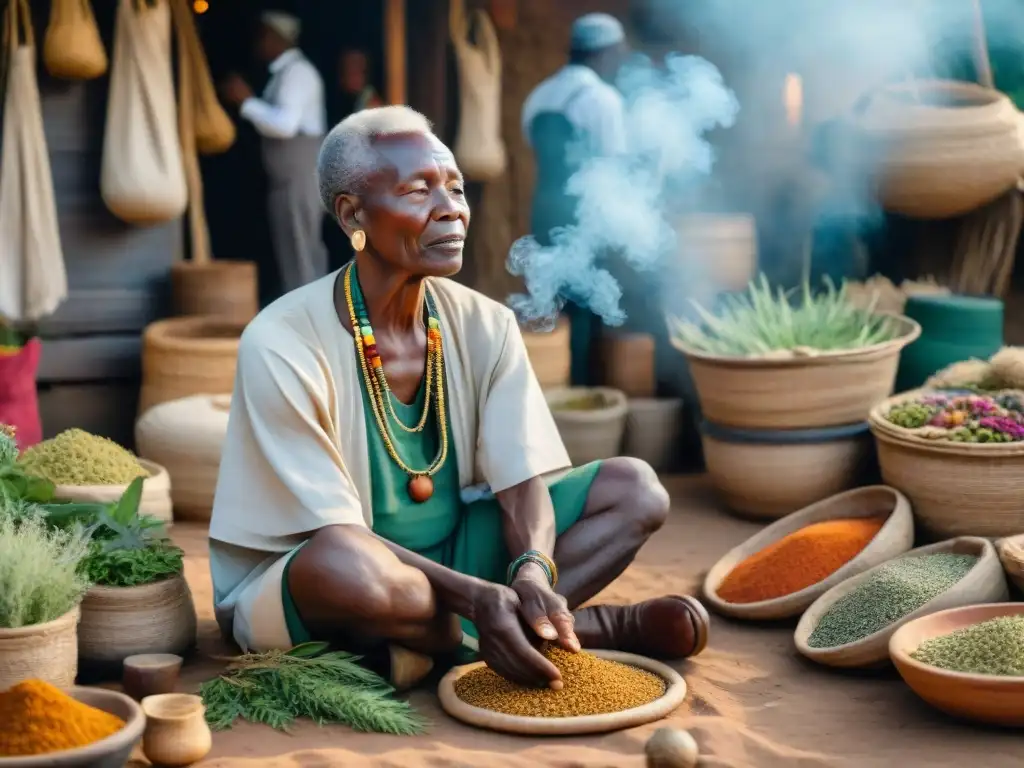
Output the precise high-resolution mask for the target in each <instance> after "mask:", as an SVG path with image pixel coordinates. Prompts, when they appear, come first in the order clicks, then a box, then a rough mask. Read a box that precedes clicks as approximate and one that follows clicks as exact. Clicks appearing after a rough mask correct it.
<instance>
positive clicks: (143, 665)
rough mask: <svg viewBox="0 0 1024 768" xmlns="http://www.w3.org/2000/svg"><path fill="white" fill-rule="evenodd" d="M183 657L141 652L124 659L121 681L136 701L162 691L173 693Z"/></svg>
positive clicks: (126, 691) (125, 690)
mask: <svg viewBox="0 0 1024 768" xmlns="http://www.w3.org/2000/svg"><path fill="white" fill-rule="evenodd" d="M181 664H182V658H181V656H177V655H175V654H173V653H140V654H136V655H135V656H129V657H128V658H126V659H125V660H124V674H123V676H122V679H121V682H122V684H123V685H124V692H125V693H127V694H128V695H129V696H131V697H132V698H133V699H135V700H136V701H141V700H142V699H144V698H146V697H147V696H155V695H157V694H160V693H173V692H174V688H175V686H176V685H177V684H178V674H179V673H180V672H181Z"/></svg>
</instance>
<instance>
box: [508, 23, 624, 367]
mask: <svg viewBox="0 0 1024 768" xmlns="http://www.w3.org/2000/svg"><path fill="white" fill-rule="evenodd" d="M627 55H628V49H627V46H626V34H625V30H624V29H623V28H622V24H621V23H620V22H619V21H618V19H616V18H615V17H614V16H610V15H608V14H606V13H588V14H587V15H585V16H581V17H580V18H578V19H576V21H575V22H574V23H573V25H572V37H571V43H570V46H569V63H568V64H566V65H565V66H564V67H562V69H560V70H559V71H558V72H556V73H555V74H554V75H552V76H551V77H549V78H548V79H547V80H545V81H544V82H542V83H541V84H540V85H538V86H537V87H536V88H535V89H534V91H533V92H532V93H531V94H530V95H529V96H528V97H527V99H526V101H525V102H524V104H523V115H522V125H523V135H524V136H525V138H526V142H527V144H529V145H530V146H531V147H532V148H533V153H534V159H535V161H536V164H537V181H536V186H535V187H534V193H533V210H532V214H531V229H532V230H533V236H534V238H536V240H537V241H538V242H539V243H540V244H541V245H548V244H550V242H551V233H552V231H553V230H555V229H558V228H560V227H566V226H572V225H573V224H575V222H576V205H577V200H576V198H575V197H572V196H570V195H568V194H566V184H567V183H568V181H569V178H570V177H571V176H572V175H573V173H575V171H576V169H577V168H579V167H580V165H581V164H582V163H583V162H584V161H585V160H586V159H587V158H588V157H607V156H612V155H617V154H620V153H623V152H625V150H626V135H625V133H626V132H625V104H624V102H623V98H622V95H621V94H620V93H619V92H618V91H617V90H616V89H615V87H614V86H613V85H612V84H611V81H612V80H613V79H614V77H615V75H616V74H617V73H618V71H619V68H620V67H621V66H622V64H623V62H624V61H625V58H626V56H627ZM567 298H568V302H567V304H566V312H567V314H568V315H569V320H570V322H571V323H572V329H571V342H570V344H571V350H572V383H573V385H575V386H586V385H589V384H591V383H592V382H591V377H592V374H591V370H592V366H591V359H590V358H591V348H592V342H593V339H594V336H595V334H596V332H597V330H598V328H599V327H600V320H599V318H597V317H596V316H595V315H594V314H593V313H592V312H590V310H589V309H586V308H585V307H581V306H579V305H577V304H576V303H574V302H573V301H572V297H571V296H570V297H567Z"/></svg>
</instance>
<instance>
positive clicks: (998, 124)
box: [858, 80, 1024, 219]
mask: <svg viewBox="0 0 1024 768" xmlns="http://www.w3.org/2000/svg"><path fill="white" fill-rule="evenodd" d="M1019 119H1020V113H1019V112H1018V111H1017V108H1016V107H1015V106H1014V105H1013V103H1012V102H1011V101H1010V100H1009V99H1008V98H1007V97H1006V96H1005V95H1004V94H1002V93H999V92H998V91H995V90H992V89H989V88H984V87H982V86H979V85H974V84H971V83H961V82H952V81H943V80H925V81H914V82H911V83H895V84H891V85H888V86H886V87H884V88H883V89H882V90H881V91H879V92H878V93H877V94H876V95H875V96H874V98H872V99H871V100H870V101H868V102H867V106H866V109H865V110H864V112H863V114H862V115H861V116H860V117H859V119H858V122H859V125H860V128H861V130H862V131H863V132H864V136H865V138H866V140H867V145H868V146H867V147H866V148H865V150H866V151H867V152H869V153H871V156H873V157H881V158H883V159H882V161H881V163H880V165H879V171H878V179H877V184H878V196H879V199H880V201H881V203H882V206H883V207H884V208H885V209H886V210H889V211H893V212H895V213H901V214H903V215H905V216H911V217H914V218H922V219H946V218H951V217H954V216H960V215H962V214H965V213H968V212H970V211H973V210H976V209H978V208H980V207H982V206H983V205H985V204H986V203H989V202H991V201H992V200H995V199H996V198H997V197H999V196H1000V195H1001V194H1003V193H1004V192H1006V191H1007V190H1009V189H1011V188H1012V187H1013V186H1014V185H1015V184H1016V183H1017V180H1018V178H1020V176H1021V173H1022V171H1024V143H1022V140H1021V135H1020V133H1019Z"/></svg>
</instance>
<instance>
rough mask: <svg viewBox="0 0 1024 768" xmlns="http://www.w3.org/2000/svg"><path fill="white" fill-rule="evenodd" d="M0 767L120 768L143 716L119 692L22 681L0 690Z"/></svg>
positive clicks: (139, 731)
mask: <svg viewBox="0 0 1024 768" xmlns="http://www.w3.org/2000/svg"><path fill="white" fill-rule="evenodd" d="M0 723H2V726H0V768H43V767H44V766H45V768H85V767H86V766H88V768H123V766H124V765H125V763H127V762H128V758H129V756H130V755H131V752H132V749H134V748H135V745H136V744H138V742H139V740H140V739H141V738H142V732H143V730H144V729H145V725H146V716H145V715H144V714H143V713H142V708H141V707H140V706H139V705H138V704H136V703H135V702H134V701H132V700H131V699H130V698H128V697H127V696H125V695H124V694H123V693H118V692H116V691H108V690H105V689H102V688H71V689H70V690H68V691H64V690H61V689H60V688H57V687H55V686H53V685H50V684H49V683H46V682H43V681H42V680H25V681H23V682H21V683H18V684H17V685H15V686H13V687H12V688H9V689H8V690H6V691H3V692H0Z"/></svg>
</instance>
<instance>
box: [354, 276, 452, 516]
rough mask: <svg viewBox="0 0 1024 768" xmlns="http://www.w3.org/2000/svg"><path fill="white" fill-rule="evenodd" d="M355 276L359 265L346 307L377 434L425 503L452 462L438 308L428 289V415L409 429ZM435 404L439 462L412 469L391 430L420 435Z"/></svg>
mask: <svg viewBox="0 0 1024 768" xmlns="http://www.w3.org/2000/svg"><path fill="white" fill-rule="evenodd" d="M355 271H356V270H355V263H354V262H353V263H352V264H350V265H349V266H348V267H346V269H345V276H344V288H345V302H346V303H347V305H348V312H349V319H350V321H351V323H352V335H353V338H354V340H355V345H356V356H357V357H358V358H359V366H360V368H361V369H362V373H363V383H364V385H365V386H366V391H367V393H368V394H369V396H370V406H371V409H372V410H373V417H374V421H375V422H376V424H377V430H378V431H379V432H380V436H381V439H382V440H383V441H384V447H385V448H386V449H387V452H388V455H389V456H390V457H391V459H392V461H394V462H395V464H397V465H398V467H399V468H400V469H401V470H402V471H403V472H405V473H406V474H407V475H409V483H408V485H407V486H406V487H407V490H408V493H409V497H410V498H411V499H412V500H413V501H415V502H417V503H422V502H424V501H426V500H427V499H429V498H430V497H431V496H432V495H433V493H434V481H433V480H432V479H431V477H432V476H433V475H435V474H436V473H437V472H438V471H439V470H440V469H441V467H443V466H444V462H445V460H446V459H447V458H448V430H447V429H446V419H445V392H444V349H443V345H442V340H441V323H440V321H439V320H438V315H437V308H436V307H435V305H434V298H433V296H432V295H431V294H430V289H429V288H428V289H426V304H427V366H426V374H425V375H426V384H425V386H426V393H425V397H424V403H423V413H422V415H421V416H420V419H419V422H418V423H417V424H416V425H414V426H411V427H410V426H408V425H406V424H405V423H404V422H403V421H402V420H401V419H400V418H399V417H398V414H397V413H395V408H394V404H393V401H392V394H391V388H390V387H389V386H388V380H387V376H386V375H385V374H384V363H383V362H382V361H381V358H380V354H379V352H378V351H377V341H376V339H375V338H374V334H373V327H372V326H371V325H370V316H369V313H368V312H367V310H366V303H365V301H364V300H363V294H362V291H361V290H360V288H359V280H358V276H356V274H355ZM431 405H433V409H434V415H435V417H436V419H437V425H438V431H439V433H440V444H439V446H438V450H437V456H435V457H434V460H433V461H432V462H431V464H430V466H429V467H427V468H426V469H413V468H412V467H410V466H409V465H408V464H406V463H405V461H403V460H402V457H401V456H399V454H398V448H397V447H396V445H395V439H394V434H393V432H392V431H391V424H392V423H394V424H397V425H398V426H399V428H401V429H403V430H405V431H406V432H420V431H422V430H423V428H424V426H425V425H426V423H427V419H428V418H429V414H430V409H431Z"/></svg>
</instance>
